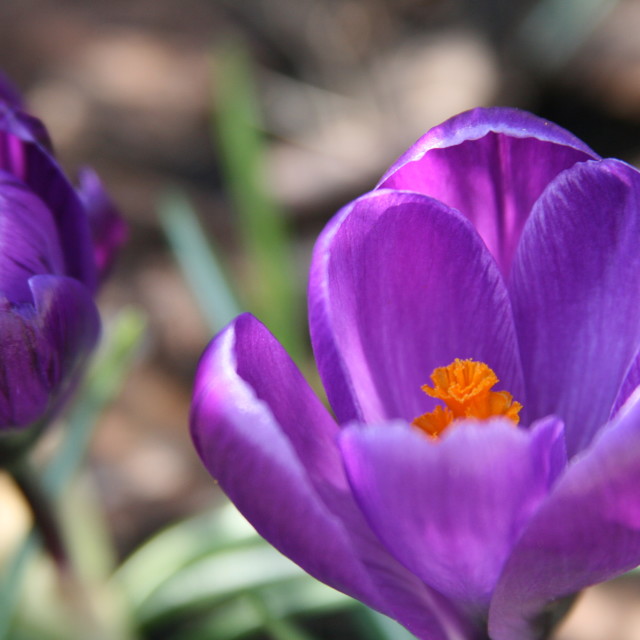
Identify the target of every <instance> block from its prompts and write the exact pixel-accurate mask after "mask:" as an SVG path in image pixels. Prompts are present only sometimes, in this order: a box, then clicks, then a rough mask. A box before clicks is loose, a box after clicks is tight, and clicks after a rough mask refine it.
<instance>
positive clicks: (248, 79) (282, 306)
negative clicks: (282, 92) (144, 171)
mask: <svg viewBox="0 0 640 640" xmlns="http://www.w3.org/2000/svg"><path fill="white" fill-rule="evenodd" d="M216 62H217V65H216V74H215V83H214V87H215V96H214V101H213V102H214V114H213V119H212V121H213V125H214V126H213V134H214V140H215V142H216V144H217V148H218V150H219V153H220V160H221V164H222V168H223V172H224V177H225V179H226V184H227V187H228V190H229V194H230V196H231V198H232V201H233V205H234V208H235V211H236V214H237V216H238V223H239V231H240V234H241V237H242V239H243V241H244V245H245V248H246V252H247V255H248V256H249V258H250V265H251V267H252V268H251V275H250V277H249V282H248V283H247V284H248V291H249V295H250V299H251V301H252V305H251V309H250V310H252V311H254V312H255V313H256V315H258V316H259V317H260V318H261V319H262V320H263V321H264V322H265V323H266V324H267V325H268V326H269V327H270V329H271V330H272V331H273V333H274V334H275V335H276V337H277V338H278V339H279V340H280V341H281V342H282V343H283V344H284V346H285V348H286V349H287V350H288V351H289V353H291V355H293V356H294V358H296V357H299V356H301V355H302V353H304V350H303V348H302V344H303V342H302V338H301V336H302V333H301V331H300V327H301V322H300V311H301V309H300V305H299V299H298V293H299V292H298V287H297V285H298V283H297V281H296V277H295V276H296V268H295V264H294V260H293V255H292V245H291V242H290V239H289V236H288V233H287V229H286V226H285V221H284V216H283V214H282V211H281V210H280V209H279V207H278V206H277V204H276V203H275V201H274V199H273V197H272V196H271V194H270V193H269V190H268V188H267V183H266V176H265V162H266V154H265V142H264V137H263V135H262V133H261V130H260V122H259V114H258V112H257V106H256V105H257V104H258V100H257V95H256V92H255V87H254V81H253V77H252V69H251V64H250V60H249V56H248V55H247V51H246V49H245V48H244V47H243V46H242V45H241V43H240V42H234V43H231V44H229V46H227V47H226V48H225V49H223V50H222V51H219V52H218V56H217V58H216Z"/></svg>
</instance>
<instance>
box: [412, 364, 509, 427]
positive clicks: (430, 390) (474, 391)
mask: <svg viewBox="0 0 640 640" xmlns="http://www.w3.org/2000/svg"><path fill="white" fill-rule="evenodd" d="M431 380H432V382H433V387H430V386H429V385H426V384H425V385H424V386H422V387H421V388H422V390H423V391H424V392H425V393H426V394H427V395H428V396H431V397H432V398H438V400H442V402H444V405H445V406H444V407H443V406H441V405H438V406H437V407H436V408H435V409H434V410H433V411H431V412H430V413H425V414H423V415H421V416H418V417H417V418H416V419H415V420H414V421H413V422H412V423H411V424H413V425H414V426H416V427H418V428H419V429H422V430H423V431H424V432H426V433H427V434H428V435H430V436H431V437H432V438H438V436H439V435H440V434H441V433H442V432H443V431H444V430H445V429H446V428H447V427H448V426H449V425H450V424H451V423H452V422H454V421H455V420H463V419H465V418H471V419H476V420H486V419H487V418H491V417H493V416H504V417H505V418H508V419H509V420H511V421H512V422H513V423H514V424H518V422H519V421H520V417H519V416H518V413H520V409H522V405H521V404H520V403H519V402H516V401H514V399H513V396H512V395H511V394H510V393H509V392H508V391H491V389H492V388H493V387H494V386H495V384H496V383H497V382H498V376H496V374H495V373H494V372H493V369H491V368H490V367H489V366H487V365H486V364H485V363H484V362H475V361H474V360H459V359H458V358H456V359H455V360H454V361H453V362H452V363H451V364H450V365H447V366H446V367H438V368H437V369H436V370H435V371H434V372H433V373H432V374H431Z"/></svg>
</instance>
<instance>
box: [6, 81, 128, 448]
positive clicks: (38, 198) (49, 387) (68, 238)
mask: <svg viewBox="0 0 640 640" xmlns="http://www.w3.org/2000/svg"><path fill="white" fill-rule="evenodd" d="M20 108H21V100H20V98H19V96H18V95H17V94H16V93H15V91H14V90H12V88H11V86H10V85H9V84H8V83H7V82H6V81H5V80H4V79H3V78H0V326H1V327H2V331H0V350H1V353H2V357H0V430H1V431H3V432H4V434H3V438H2V442H1V443H0V453H1V454H4V453H6V451H8V450H10V444H9V443H10V438H9V436H8V434H12V433H14V432H15V431H16V430H17V429H20V428H23V427H26V426H28V425H32V424H33V423H35V422H37V421H41V420H42V419H46V417H47V416H50V415H51V414H52V413H53V412H55V411H56V410H57V408H58V407H59V405H60V404H61V402H62V401H63V400H64V399H65V397H66V396H67V395H68V394H69V393H70V391H71V390H72V388H73V387H74V385H75V383H76V382H77V379H78V376H79V375H80V373H81V372H82V370H83V368H84V366H85V364H86V362H87V358H88V356H89V354H90V353H91V351H92V349H93V348H94V347H95V345H96V342H97V340H98V336H99V332H100V320H99V317H98V312H97V309H96V306H95V302H94V299H93V298H94V295H95V291H96V287H97V283H98V279H99V276H100V275H101V274H102V272H103V270H104V268H105V266H108V264H109V263H110V261H111V258H112V255H111V252H112V250H115V248H117V245H118V244H119V240H114V232H113V227H114V226H115V225H116V224H117V225H119V228H120V229H122V225H123V223H122V222H121V221H120V220H119V219H118V222H117V223H116V222H115V220H116V218H117V214H116V213H115V210H114V209H113V206H112V205H111V204H110V202H109V201H108V200H107V198H106V196H104V194H103V192H102V190H101V187H100V186H99V182H98V180H97V178H95V177H90V178H89V179H88V180H89V183H90V184H91V185H92V186H91V187H86V181H85V182H84V183H83V185H84V186H83V187H82V189H83V191H82V194H83V196H84V201H83V199H82V198H80V197H79V195H78V193H77V192H76V190H75V189H74V188H73V186H72V185H71V184H70V183H69V181H68V180H67V178H66V177H65V175H64V173H63V172H62V170H61V168H60V166H59V164H58V163H57V161H56V159H55V158H54V156H53V154H52V152H51V150H50V146H49V142H48V140H49V137H48V135H47V132H46V129H45V128H44V126H43V125H42V124H41V123H40V122H39V121H38V120H37V119H35V118H33V117H32V116H30V115H28V114H25V113H24V112H22V111H21V110H20ZM88 190H89V191H90V192H91V195H89V196H87V191H88ZM96 194H99V195H96ZM106 208H108V209H109V212H108V216H106V217H108V219H109V222H108V223H106V222H100V223H99V224H97V225H96V226H95V228H92V226H91V221H92V220H93V219H94V218H102V217H103V216H104V215H105V214H104V212H103V210H102V209H106ZM103 234H104V237H103ZM120 234H122V231H120ZM98 247H100V249H98ZM8 438H9V439H8ZM0 457H3V458H5V457H6V456H4V455H2V456H0Z"/></svg>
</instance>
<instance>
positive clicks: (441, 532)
mask: <svg viewBox="0 0 640 640" xmlns="http://www.w3.org/2000/svg"><path fill="white" fill-rule="evenodd" d="M639 243H640V174H638V172H637V171H636V170H635V169H633V168H632V167H630V166H629V165H627V164H625V163H623V162H620V161H617V160H602V159H600V158H599V157H598V156H597V155H596V154H595V153H594V152H593V151H591V150H590V149H589V148H588V147H587V146H586V145H585V144H584V143H582V142H580V141H579V140H577V139H576V138H575V137H574V136H572V135H571V134H569V133H568V132H566V131H564V130H563V129H561V128H559V127H557V126H555V125H553V124H551V123H549V122H546V121H544V120H540V119H539V118H536V117H534V116H531V115H529V114H526V113H523V112H519V111H515V110H510V109H478V110H474V111H471V112H468V113H464V114H461V115H460V116H457V117H456V118H453V119H452V120H450V121H448V122H446V123H444V124H443V125H441V126H440V127H437V128H435V129H433V130H432V131H431V132H429V133H428V134H427V135H426V136H425V137H424V138H422V139H421V140H419V141H418V142H417V143H416V144H415V145H414V146H413V147H412V148H411V149H410V150H409V151H408V152H407V153H406V154H405V155H404V156H402V157H401V158H400V159H399V160H398V162H396V163H395V164H394V165H393V166H392V167H391V168H390V170H389V171H388V172H387V174H386V175H385V176H384V177H383V179H382V181H381V183H380V184H379V186H378V188H377V189H376V190H374V191H372V192H370V193H368V194H366V195H364V196H362V197H361V198H359V199H358V200H356V201H355V202H353V203H351V204H350V205H348V206H347V207H345V208H344V209H343V210H341V211H340V212H339V213H338V214H337V215H336V217H335V218H334V219H333V220H332V221H331V222H330V223H329V225H328V226H327V228H326V229H325V231H324V232H323V234H322V235H321V237H320V239H319V240H318V243H317V245H316V249H315V252H314V257H313V264H312V268H311V278H310V286H309V318H310V329H311V337H312V343H313V348H314V354H315V357H316V362H317V364H318V368H319V371H320V375H321V377H322V380H323V383H324V386H325V389H326V391H327V395H328V397H329V401H330V403H331V406H332V408H333V410H334V413H335V416H336V420H334V418H333V417H332V416H331V415H330V414H329V413H328V412H327V410H326V409H325V408H324V407H323V405H322V404H321V402H320V401H319V400H318V399H317V398H316V397H315V396H314V394H313V393H312V391H311V390H310V389H309V387H308V385H307V384H306V382H305V381H304V380H303V378H302V377H301V375H300V373H299V372H298V370H297V369H296V368H295V366H294V365H293V363H292V362H291V360H290V359H289V358H288V356H287V355H286V354H285V353H284V351H283V350H282V348H281V347H280V346H279V344H278V343H277V342H276V341H275V340H274V338H273V337H272V336H271V335H270V334H269V333H268V331H267V330H266V329H265V328H264V327H263V326H262V325H261V324H260V323H259V322H258V321H257V320H255V319H254V318H252V317H250V316H241V317H240V318H238V319H237V320H236V321H234V322H233V323H232V324H231V325H230V326H229V327H228V328H227V329H226V330H224V331H223V332H222V333H221V334H220V335H219V336H217V337H216V338H215V339H214V340H213V341H212V343H211V345H210V346H209V347H208V349H207V351H206V353H205V355H204V356H203V359H202V361H201V364H200V367H199V370H198V376H197V380H196V388H195V393H194V404H193V411H192V432H193V436H194V440H195V443H196V447H197V449H198V451H199V453H200V455H201V457H202V459H203V461H204V463H205V465H206V466H207V468H208V469H209V470H210V471H211V473H212V474H213V475H214V476H215V477H216V478H217V479H218V480H219V482H220V485H221V486H222V488H223V489H224V490H225V491H226V492H227V494H228V495H229V497H230V498H231V499H232V500H233V501H234V502H235V503H236V505H237V506H238V507H239V508H240V510H241V511H242V512H243V513H244V514H245V516H246V517H247V518H248V519H249V520H250V521H251V522H252V523H253V524H254V526H255V527H256V528H257V530H258V531H259V532H260V533H261V534H262V535H263V536H264V537H265V538H266V539H267V540H269V541H270V542H271V543H272V544H273V545H274V546H276V547H277V548H278V549H280V551H282V552H283V553H285V554H286V555H288V556H289V557H291V558H292V559H293V560H294V561H295V562H297V563H298V564H300V565H301V566H302V567H303V568H304V569H305V570H307V571H308V572H309V573H311V574H312V575H314V576H315V577H317V578H318V579H320V580H322V581H324V582H326V583H327V584H330V585H332V586H334V587H335V588H337V589H340V590H342V591H344V592H346V593H349V594H350V595H353V596H354V597H356V598H358V599H360V600H362V601H364V602H365V603H367V604H368V605H370V606H372V607H374V608H376V609H378V610H380V611H382V612H384V613H386V614H388V615H390V616H391V617H393V618H395V619H397V620H398V621H399V622H401V623H402V624H403V625H405V626H406V627H407V628H408V629H410V630H411V631H412V632H413V633H415V634H416V635H417V636H418V637H419V638H424V639H428V640H445V639H448V638H470V639H472V638H485V637H487V636H489V637H490V638H492V639H493V640H513V639H514V638H518V639H519V640H526V639H528V638H529V639H533V638H539V637H542V634H543V633H544V627H545V624H546V617H545V616H546V612H547V611H548V610H549V609H548V608H549V606H550V605H551V607H552V608H553V603H554V602H556V601H558V600H560V599H562V598H564V597H565V596H570V595H571V594H573V593H575V592H576V591H578V590H579V589H581V588H583V587H585V586H587V585H589V584H593V583H595V582H599V581H602V580H606V579H608V578H610V577H613V576H615V575H618V574H620V573H622V572H624V571H626V570H628V569H631V568H633V567H634V566H636V565H638V564H640V499H639V498H638V494H637V486H638V482H639V481H640V453H638V452H640V395H639V394H638V392H636V391H635V390H636V387H637V386H638V384H639V383H640V355H639V354H640V252H638V250H637V247H638V246H639ZM478 363H481V365H480V364H478ZM432 375H433V376H434V377H433V378H432V377H431V376H432ZM425 385H428V386H427V387H426V388H425V390H427V393H425V392H424V390H423V387H425ZM520 405H521V408H520ZM425 416H427V417H426V418H425ZM425 420H426V422H425ZM518 421H519V422H518ZM516 423H518V424H516ZM425 425H426V426H425Z"/></svg>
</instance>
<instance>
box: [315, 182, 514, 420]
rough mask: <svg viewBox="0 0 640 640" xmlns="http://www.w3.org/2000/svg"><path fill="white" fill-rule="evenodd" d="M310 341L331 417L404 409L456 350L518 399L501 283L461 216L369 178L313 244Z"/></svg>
mask: <svg viewBox="0 0 640 640" xmlns="http://www.w3.org/2000/svg"><path fill="white" fill-rule="evenodd" d="M309 322H310V329H311V339H312V343H313V350H314V353H315V356H316V361H317V363H318V368H319V371H320V375H321V377H322V380H323V382H324V385H325V388H326V390H327V394H328V396H329V401H330V402H331V405H332V407H333V409H334V411H335V412H336V415H337V417H338V420H339V421H340V422H346V421H349V420H353V419H355V420H358V421H362V422H377V421H382V420H386V419H392V418H398V417H399V418H403V419H405V420H409V421H411V420H412V419H414V418H415V417H416V416H418V415H421V414H422V413H424V412H425V411H429V410H431V409H432V408H433V406H434V404H435V403H434V401H433V400H432V399H430V398H428V397H427V396H426V395H425V394H424V393H423V392H422V391H421V390H420V387H421V385H423V384H425V383H426V382H427V381H428V380H429V376H430V374H431V373H432V371H433V370H434V369H435V368H436V367H441V366H445V365H448V364H450V363H451V362H453V360H454V359H455V358H473V359H475V360H480V361H483V362H486V363H487V364H488V365H489V366H490V367H491V368H492V369H493V370H494V371H495V372H496V373H497V375H498V378H500V380H501V385H502V387H501V388H503V389H506V390H508V391H510V392H511V393H512V394H513V395H514V396H515V398H516V399H517V400H519V401H521V402H524V398H523V384H522V380H521V370H520V363H519V356H518V348H517V344H516V337H515V331H514V326H513V319H512V312H511V307H510V301H509V298H508V294H507V290H506V287H505V285H504V282H503V279H502V277H501V275H500V273H499V271H498V268H497V266H496V264H495V261H494V260H493V258H492V256H491V254H490V253H489V252H488V250H487V248H486V247H485V245H484V244H483V242H482V240H481V239H480V237H479V236H478V234H477V233H476V232H475V230H474V229H473V227H472V226H471V224H470V223H469V221H468V220H466V219H465V218H464V217H463V216H462V215H460V214H459V213H457V212H456V211H454V210H452V209H449V208H448V207H447V206H445V205H443V204H441V203H439V202H437V201H436V200H433V199H432V198H428V197H426V196H423V195H421V194H415V193H407V192H398V191H387V190H377V191H374V192H372V193H369V194H367V195H365V196H363V197H362V198H360V199H358V200H356V201H355V202H353V203H352V204H350V205H349V206H347V207H345V208H344V209H343V210H341V211H340V212H339V213H338V214H337V216H336V217H335V218H334V220H333V221H332V222H331V223H330V224H329V226H328V227H327V228H326V229H325V231H324V232H323V234H322V235H321V236H320V239H319V240H318V243H317V245H316V248H315V251H314V256H313V262H312V267H311V277H310V285H309Z"/></svg>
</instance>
